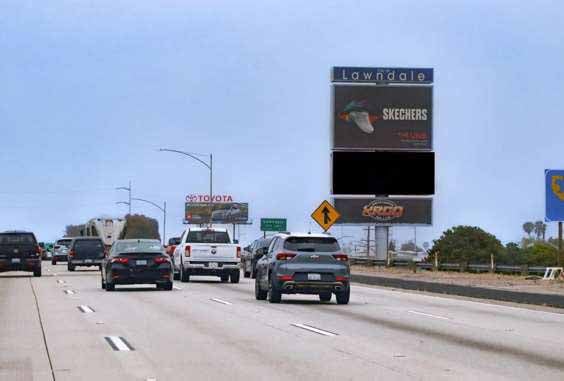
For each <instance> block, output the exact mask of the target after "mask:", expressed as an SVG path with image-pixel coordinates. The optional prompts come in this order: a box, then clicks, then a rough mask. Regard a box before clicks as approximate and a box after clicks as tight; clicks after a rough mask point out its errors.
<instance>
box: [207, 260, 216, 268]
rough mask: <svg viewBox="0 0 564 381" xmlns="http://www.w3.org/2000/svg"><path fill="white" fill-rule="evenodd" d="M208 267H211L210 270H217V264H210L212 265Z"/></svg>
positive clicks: (209, 264)
mask: <svg viewBox="0 0 564 381" xmlns="http://www.w3.org/2000/svg"><path fill="white" fill-rule="evenodd" d="M208 267H209V268H210V269H216V268H217V263H215V262H210V263H208Z"/></svg>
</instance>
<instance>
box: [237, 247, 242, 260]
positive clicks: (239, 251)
mask: <svg viewBox="0 0 564 381" xmlns="http://www.w3.org/2000/svg"><path fill="white" fill-rule="evenodd" d="M237 258H241V247H239V246H237Z"/></svg>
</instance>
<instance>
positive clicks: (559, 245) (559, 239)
mask: <svg viewBox="0 0 564 381" xmlns="http://www.w3.org/2000/svg"><path fill="white" fill-rule="evenodd" d="M557 261H558V267H560V266H562V221H558V257H557Z"/></svg>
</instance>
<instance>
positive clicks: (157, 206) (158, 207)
mask: <svg viewBox="0 0 564 381" xmlns="http://www.w3.org/2000/svg"><path fill="white" fill-rule="evenodd" d="M132 200H135V201H141V202H146V203H147V204H151V205H153V206H154V207H155V208H157V209H159V210H160V211H161V212H163V245H164V244H165V243H166V201H165V202H164V204H163V206H162V207H161V206H160V205H158V204H156V203H154V202H153V201H149V200H145V199H142V198H135V197H134V198H132Z"/></svg>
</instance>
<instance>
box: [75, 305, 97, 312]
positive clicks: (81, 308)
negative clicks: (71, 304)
mask: <svg viewBox="0 0 564 381" xmlns="http://www.w3.org/2000/svg"><path fill="white" fill-rule="evenodd" d="M78 309H79V310H80V311H81V312H84V313H85V314H90V313H92V312H94V310H93V309H92V308H90V307H89V306H86V305H82V306H78Z"/></svg>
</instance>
